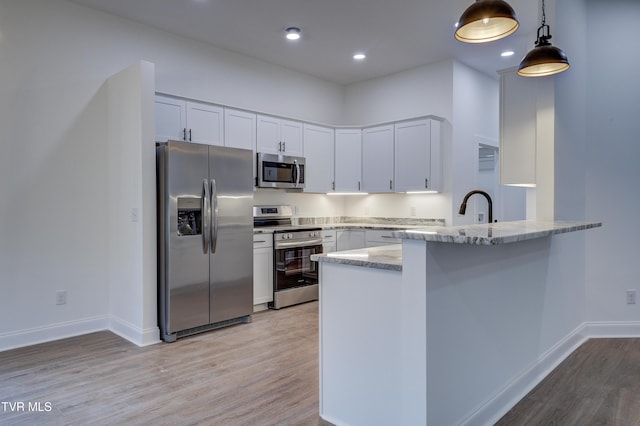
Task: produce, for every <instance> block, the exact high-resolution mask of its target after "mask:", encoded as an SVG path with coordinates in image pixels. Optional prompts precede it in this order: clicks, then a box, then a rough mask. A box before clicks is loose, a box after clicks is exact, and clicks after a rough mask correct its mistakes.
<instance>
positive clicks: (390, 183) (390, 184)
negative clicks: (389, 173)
mask: <svg viewBox="0 0 640 426" xmlns="http://www.w3.org/2000/svg"><path fill="white" fill-rule="evenodd" d="M389 189H393V181H392V180H390V181H389Z"/></svg>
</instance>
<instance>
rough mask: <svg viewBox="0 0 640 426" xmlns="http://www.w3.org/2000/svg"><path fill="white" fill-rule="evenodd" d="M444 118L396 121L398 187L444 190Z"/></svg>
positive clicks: (396, 183)
mask: <svg viewBox="0 0 640 426" xmlns="http://www.w3.org/2000/svg"><path fill="white" fill-rule="evenodd" d="M440 161H441V159H440V122H439V121H436V120H429V119H422V120H413V121H406V122H402V123H396V125H395V167H394V175H395V190H396V192H407V191H440V190H441V188H440V186H441V185H440V184H441V170H440V169H441V167H440Z"/></svg>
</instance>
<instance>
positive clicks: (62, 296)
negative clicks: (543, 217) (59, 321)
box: [56, 290, 67, 305]
mask: <svg viewBox="0 0 640 426" xmlns="http://www.w3.org/2000/svg"><path fill="white" fill-rule="evenodd" d="M66 304H67V290H58V291H56V305H66Z"/></svg>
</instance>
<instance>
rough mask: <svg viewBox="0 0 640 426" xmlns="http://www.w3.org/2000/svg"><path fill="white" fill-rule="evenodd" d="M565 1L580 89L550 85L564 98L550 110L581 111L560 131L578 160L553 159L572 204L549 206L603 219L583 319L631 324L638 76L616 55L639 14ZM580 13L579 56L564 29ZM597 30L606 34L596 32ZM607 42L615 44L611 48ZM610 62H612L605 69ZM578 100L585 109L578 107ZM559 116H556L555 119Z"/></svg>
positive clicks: (623, 3)
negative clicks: (583, 19) (628, 301)
mask: <svg viewBox="0 0 640 426" xmlns="http://www.w3.org/2000/svg"><path fill="white" fill-rule="evenodd" d="M569 3H570V4H568V5H564V4H563V2H559V4H558V7H559V8H560V9H559V14H561V15H559V19H562V21H561V22H562V28H563V30H562V33H559V36H560V35H562V37H563V38H562V41H563V45H561V47H562V48H563V49H567V50H566V51H567V53H568V54H569V52H571V56H569V59H570V60H571V61H572V62H571V64H572V69H571V70H570V72H571V73H575V74H577V76H578V77H579V84H581V85H582V86H581V87H580V88H579V89H578V90H576V91H574V92H572V93H571V95H569V94H566V93H565V92H563V91H562V90H563V89H562V88H561V87H559V86H560V85H561V83H562V81H561V80H558V82H557V83H556V88H557V90H558V91H559V93H563V94H565V96H564V97H563V99H562V103H558V104H559V105H558V104H557V106H556V107H557V108H558V109H559V108H560V107H561V108H562V111H563V112H564V113H565V116H569V117H571V115H570V112H569V111H571V109H577V110H578V111H580V112H584V113H585V115H584V120H578V119H576V120H571V121H569V125H568V126H567V128H566V129H564V130H565V136H566V138H567V146H568V148H567V150H569V149H571V150H572V151H573V152H575V154H576V155H577V159H576V160H574V161H569V160H567V161H566V163H559V162H556V169H559V170H563V172H562V173H563V176H564V177H565V179H564V180H563V181H562V182H560V183H559V184H558V185H563V186H562V189H563V190H564V192H563V196H566V197H567V198H568V199H569V200H571V202H574V203H575V205H573V206H571V205H569V204H570V203H568V202H565V203H564V204H563V206H562V208H561V209H560V208H557V210H556V211H557V212H558V213H559V214H574V211H575V210H578V212H576V213H578V214H579V210H580V208H581V207H582V209H583V210H584V215H585V217H586V218H587V219H596V220H601V221H602V222H603V224H604V226H603V228H602V229H600V230H598V231H597V232H593V233H589V234H588V235H587V250H586V284H587V287H586V289H587V293H586V298H587V303H586V318H587V319H588V320H589V321H604V322H606V321H636V324H638V323H637V322H638V321H640V307H639V305H626V303H625V292H626V290H627V289H637V290H639V291H640V279H639V278H638V270H637V264H638V259H640V248H639V246H638V244H637V242H638V241H639V240H640V228H638V226H637V222H638V220H637V217H638V212H640V197H639V196H638V193H639V191H638V182H640V167H638V160H639V159H640V144H639V143H638V141H640V120H639V119H638V118H639V115H638V114H639V112H640V81H638V77H637V72H635V71H634V70H637V69H638V67H640V56H638V55H635V54H623V53H622V52H635V51H637V46H636V44H637V43H636V41H637V39H638V38H637V37H635V36H634V35H633V31H634V30H633V28H634V23H637V22H638V20H639V19H640V3H639V2H637V1H634V0H612V1H595V0H583V1H578V0H574V1H573V2H569ZM572 5H573V7H572ZM581 16H586V22H583V24H582V25H581V27H579V28H583V29H584V32H583V33H582V34H583V35H584V39H586V41H587V46H586V47H587V50H586V54H585V51H584V50H582V49H584V48H582V49H581V48H580V47H576V46H577V45H578V43H579V40H575V39H574V38H572V36H571V35H569V34H570V33H571V31H573V28H571V30H569V28H568V27H569V25H570V24H572V22H570V21H569V20H572V19H577V18H579V17H581ZM568 21H569V22H568ZM565 27H566V28H565ZM587 28H588V31H586V29H587ZM602 34H606V37H601V35H602ZM573 37H576V38H577V36H573ZM584 39H583V40H584ZM565 40H566V41H567V43H568V44H567V47H565V46H564V42H565ZM583 43H584V42H583ZM583 43H582V44H580V46H581V45H583ZM612 45H615V47H616V48H615V49H611V46H612ZM574 48H575V49H576V55H575V59H574V56H573V55H574V54H573V49H574ZM569 49H570V50H569ZM613 63H615V64H616V65H615V66H612V65H611V64H613ZM571 77H573V76H571ZM567 90H569V89H567ZM559 97H560V95H557V98H559ZM585 99H586V108H585V107H584V106H583V104H582V101H584V100H585ZM558 121H560V120H558V119H556V123H558ZM580 125H583V126H582V127H580ZM567 157H568V155H567V156H566V157H565V159H566V158H567ZM565 164H567V166H568V167H566V169H565ZM574 172H575V173H576V177H577V179H584V181H583V182H580V181H578V182H577V184H576V185H573V181H574V179H573V178H570V177H569V176H568V175H569V174H571V173H574ZM557 190H558V189H557ZM556 198H557V200H558V201H557V202H560V201H559V200H560V199H562V198H563V197H562V196H558V197H556ZM565 211H566V212H567V213H564V212H565Z"/></svg>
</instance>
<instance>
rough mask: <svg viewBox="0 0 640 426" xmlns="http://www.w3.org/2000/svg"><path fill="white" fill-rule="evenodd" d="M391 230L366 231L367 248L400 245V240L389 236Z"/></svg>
mask: <svg viewBox="0 0 640 426" xmlns="http://www.w3.org/2000/svg"><path fill="white" fill-rule="evenodd" d="M392 232H393V231H391V230H388V229H387V230H377V229H376V230H370V229H368V230H367V236H366V238H367V247H373V246H378V245H385V244H400V243H401V242H402V240H401V239H400V238H395V237H393V236H392V235H391V233H392Z"/></svg>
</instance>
